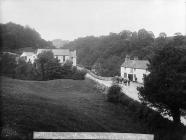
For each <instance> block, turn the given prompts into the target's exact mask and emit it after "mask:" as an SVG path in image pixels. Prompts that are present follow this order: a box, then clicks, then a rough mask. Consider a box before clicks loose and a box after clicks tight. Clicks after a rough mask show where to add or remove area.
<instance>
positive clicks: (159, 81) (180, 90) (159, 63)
mask: <svg viewBox="0 0 186 140" xmlns="http://www.w3.org/2000/svg"><path fill="white" fill-rule="evenodd" d="M149 62H150V64H149V67H148V70H149V71H150V74H149V75H147V76H146V77H145V78H144V87H140V88H139V91H140V92H139V95H140V97H141V100H142V101H143V102H144V103H146V104H148V105H150V106H151V107H155V108H157V109H158V111H159V112H161V113H164V114H166V115H170V116H172V117H173V120H174V122H175V123H176V124H179V123H180V116H181V111H180V110H181V109H186V47H185V46H184V47H175V46H165V47H163V48H159V49H157V50H156V51H154V54H153V55H152V57H151V59H150V61H149Z"/></svg>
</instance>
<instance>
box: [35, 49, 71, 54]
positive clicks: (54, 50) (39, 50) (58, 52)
mask: <svg viewBox="0 0 186 140" xmlns="http://www.w3.org/2000/svg"><path fill="white" fill-rule="evenodd" d="M43 51H52V52H53V53H54V55H55V56H56V55H58V56H59V55H63V56H64V55H70V51H69V50H68V49H38V50H37V54H39V53H41V52H43Z"/></svg>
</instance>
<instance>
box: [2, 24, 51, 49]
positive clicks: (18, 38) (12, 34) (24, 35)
mask: <svg viewBox="0 0 186 140" xmlns="http://www.w3.org/2000/svg"><path fill="white" fill-rule="evenodd" d="M0 34H1V42H2V44H1V45H2V46H1V49H2V51H10V52H16V53H21V52H22V50H25V49H26V50H27V51H31V50H34V49H37V48H54V46H53V45H52V43H51V42H50V41H46V40H44V39H42V38H41V36H40V34H39V33H38V32H37V31H36V30H35V29H32V28H31V27H29V26H25V27H24V26H22V25H19V24H15V23H12V22H9V23H6V24H0Z"/></svg>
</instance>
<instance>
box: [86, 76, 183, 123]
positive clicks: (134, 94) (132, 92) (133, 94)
mask: <svg viewBox="0 0 186 140" xmlns="http://www.w3.org/2000/svg"><path fill="white" fill-rule="evenodd" d="M86 78H89V79H92V80H94V81H96V82H98V83H100V84H103V85H105V86H106V87H110V86H111V85H112V81H108V80H100V79H97V78H95V77H93V76H92V75H91V74H89V73H87V74H86ZM120 86H121V87H122V91H123V92H124V93H125V94H126V95H127V96H129V97H130V98H132V99H134V100H136V101H139V102H140V100H139V97H138V91H137V87H140V86H142V84H139V83H134V82H131V84H130V86H125V85H123V84H120ZM164 117H165V118H168V119H170V120H172V117H169V116H164ZM181 122H182V123H183V124H184V125H186V116H181Z"/></svg>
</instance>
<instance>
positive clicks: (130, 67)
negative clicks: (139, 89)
mask: <svg viewBox="0 0 186 140" xmlns="http://www.w3.org/2000/svg"><path fill="white" fill-rule="evenodd" d="M148 64H149V61H148V60H138V58H137V57H134V59H133V60H131V59H130V57H129V56H128V55H127V56H126V58H125V61H124V63H123V64H122V65H121V77H123V78H125V79H129V80H130V81H136V82H138V83H143V77H144V75H148V74H149V71H148V70H147V65H148Z"/></svg>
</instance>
